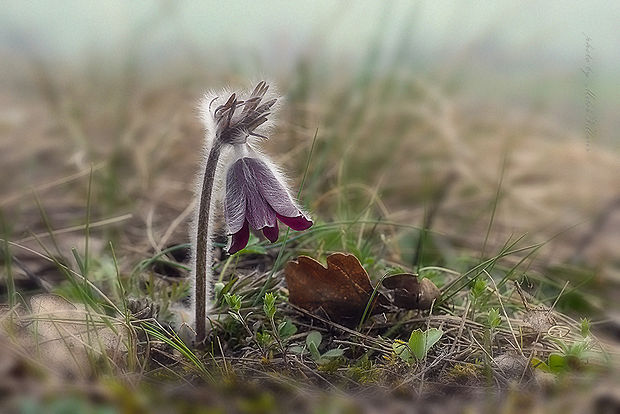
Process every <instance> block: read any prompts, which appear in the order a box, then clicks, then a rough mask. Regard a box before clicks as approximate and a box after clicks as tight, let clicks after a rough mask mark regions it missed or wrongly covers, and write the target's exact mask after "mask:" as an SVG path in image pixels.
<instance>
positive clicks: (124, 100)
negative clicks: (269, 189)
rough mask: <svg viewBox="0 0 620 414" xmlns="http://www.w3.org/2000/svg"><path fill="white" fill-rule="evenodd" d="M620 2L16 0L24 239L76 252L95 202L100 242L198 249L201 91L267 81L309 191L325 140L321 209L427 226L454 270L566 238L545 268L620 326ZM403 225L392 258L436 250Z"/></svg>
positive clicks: (1, 129)
mask: <svg viewBox="0 0 620 414" xmlns="http://www.w3.org/2000/svg"><path fill="white" fill-rule="evenodd" d="M619 17H620V3H617V2H612V1H593V2H581V3H572V4H570V5H569V3H567V2H561V1H550V2H545V3H523V2H518V1H495V2H493V3H481V2H477V3H472V2H412V1H391V2H378V1H341V2H335V1H327V0H317V1H312V2H289V1H269V2H250V1H231V2H216V1H206V2H189V1H154V2H126V1H120V0H119V1H113V0H111V1H105V2H95V1H83V0H79V1H78V0H72V1H67V0H59V1H54V2H49V1H28V2H24V1H12V0H5V1H3V3H2V7H1V8H0V107H1V108H2V110H1V111H0V171H1V172H2V174H3V179H2V180H0V209H1V212H2V217H3V220H2V222H3V226H4V234H9V235H11V238H12V239H13V240H19V241H20V242H21V243H22V244H23V245H25V246H30V247H31V248H34V249H37V248H38V246H39V244H38V242H36V240H35V239H34V238H33V236H32V233H34V234H44V233H46V231H47V229H48V228H49V227H51V228H53V229H64V230H65V231H63V232H61V233H60V234H59V236H58V238H57V240H56V241H54V242H55V243H58V244H59V245H60V247H59V250H63V251H71V248H72V247H75V246H82V245H83V244H84V237H83V233H81V232H78V233H76V232H74V231H72V230H71V229H72V228H73V227H74V226H77V227H78V228H79V229H82V228H83V227H80V226H83V223H84V220H85V217H86V211H87V203H88V205H89V211H90V212H89V215H90V216H89V219H90V220H91V222H92V223H95V224H94V225H93V230H92V233H93V235H92V238H91V240H90V243H91V245H90V249H91V250H90V251H91V254H92V255H93V256H95V257H96V256H97V255H98V254H101V255H104V251H105V249H106V246H107V241H108V240H114V241H115V243H116V246H117V255H118V257H119V263H120V265H121V267H124V268H129V267H131V266H132V264H134V263H135V261H136V260H137V258H141V257H143V256H144V255H145V254H146V253H147V252H152V251H153V250H155V251H157V250H158V249H161V248H162V247H165V246H167V245H169V244H170V243H184V242H186V241H187V238H186V233H187V230H186V224H185V223H186V222H187V219H188V217H189V214H190V211H191V210H190V207H191V202H192V190H193V177H194V175H195V168H196V166H197V163H198V162H199V159H198V154H199V152H198V151H197V149H198V148H200V147H201V139H202V126H201V125H200V123H199V120H198V117H197V111H196V105H197V103H198V101H199V99H200V97H201V96H202V94H203V93H204V92H205V91H206V90H208V89H219V88H221V87H224V86H227V85H230V86H231V87H233V88H237V87H239V88H249V87H251V85H252V83H253V82H255V81H256V80H260V79H263V78H264V79H267V80H270V81H272V82H273V83H274V84H275V85H277V88H278V90H279V91H280V92H281V93H282V94H283V95H284V96H285V99H286V103H285V105H284V106H283V109H282V112H281V113H280V115H279V118H280V121H279V127H278V129H277V131H276V132H275V134H274V136H273V137H271V138H270V140H269V141H268V142H266V143H265V150H266V151H267V152H268V153H269V154H270V155H272V156H273V157H274V158H275V159H277V160H278V161H279V162H281V163H282V164H283V165H285V167H286V170H287V171H289V173H290V174H289V175H290V178H291V180H292V181H294V182H295V183H296V185H299V184H300V182H301V177H302V175H303V173H304V170H305V168H306V163H307V162H308V157H309V156H310V151H311V148H312V146H313V142H314V143H315V145H314V150H313V152H312V158H311V160H310V164H309V167H308V171H307V181H306V182H305V185H304V189H303V192H302V195H301V202H302V203H303V204H304V205H305V206H307V208H308V209H309V210H310V211H311V212H312V213H313V214H314V215H315V216H316V217H318V218H319V220H322V221H324V222H333V221H338V220H347V219H351V218H357V219H359V218H360V217H365V218H368V219H370V218H371V219H375V220H382V221H385V222H391V223H400V224H402V225H406V226H415V227H422V226H423V225H424V224H427V226H426V227H430V228H431V229H432V232H433V233H434V234H435V235H436V237H434V238H433V241H432V246H431V247H430V248H428V249H426V253H425V254H426V255H427V256H426V257H424V258H423V259H422V262H423V263H426V264H432V263H435V264H441V265H445V266H448V267H458V263H460V262H459V261H460V260H462V257H463V256H464V255H467V256H476V257H477V256H485V254H487V255H490V254H491V253H492V252H494V253H495V252H497V251H498V249H499V248H501V246H502V245H504V244H505V243H506V242H507V240H509V239H510V238H516V237H520V236H525V240H527V241H528V242H531V243H538V242H545V243H546V244H545V245H544V247H543V248H542V249H541V250H540V252H538V253H537V254H536V257H535V260H532V263H531V265H530V266H531V269H530V270H531V272H539V273H540V274H541V275H542V274H544V277H547V278H551V279H553V280H555V281H556V282H557V284H558V285H559V286H562V285H563V284H564V282H565V281H567V280H568V281H570V288H569V290H568V291H567V292H566V294H565V295H564V296H563V297H562V301H564V303H563V304H562V303H560V305H561V306H564V307H563V308H562V309H565V310H568V311H570V312H575V314H579V315H581V314H587V315H592V317H593V318H595V319H596V320H598V321H600V326H601V329H603V330H604V333H605V334H606V335H608V336H609V337H610V338H613V337H616V338H617V337H619V336H620V317H619V316H618V307H617V298H618V295H619V294H620V139H619V137H618V130H620V118H619V117H618V116H617V114H618V113H619V111H620V70H619V69H620V54H619V53H618V45H620V31H618V30H617V21H618V18H619ZM315 137H316V139H315ZM91 169H92V171H93V173H92V186H91V188H90V190H89V176H90V171H91ZM33 194H36V197H35V196H33ZM88 200H90V201H88ZM41 206H43V208H44V210H45V215H42V214H41V210H42V208H41ZM384 236H385V237H384V239H383V242H384V243H385V246H386V249H383V250H381V252H382V253H381V254H383V255H385V257H387V258H389V259H390V260H393V261H394V262H396V263H404V264H411V263H412V262H413V260H415V259H414V258H415V256H416V246H417V244H416V238H417V237H421V236H419V233H418V232H417V231H413V230H411V229H409V230H408V229H406V228H398V227H396V228H395V229H393V230H391V231H388V232H386V234H384ZM44 242H45V243H47V242H51V241H48V240H45V241H44ZM356 246H357V247H359V242H358V243H357V245H356ZM356 246H355V245H353V246H351V245H347V243H346V242H343V245H342V246H341V249H342V250H351V249H353V248H354V247H356ZM105 254H107V253H105ZM22 259H23V260H24V261H27V260H29V259H30V260H31V262H30V265H29V266H30V268H31V269H32V268H35V269H37V271H40V272H42V273H45V269H44V268H43V269H40V268H39V267H42V266H43V265H42V264H37V263H36V261H37V259H36V258H32V257H30V258H28V257H24V258H22ZM518 260H520V257H519V256H518V255H517V257H516V258H515V261H518ZM528 260H529V259H528ZM37 266H39V267H37Z"/></svg>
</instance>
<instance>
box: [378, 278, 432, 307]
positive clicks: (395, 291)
mask: <svg viewBox="0 0 620 414" xmlns="http://www.w3.org/2000/svg"><path fill="white" fill-rule="evenodd" d="M383 286H384V287H385V288H386V289H389V290H391V291H392V296H393V299H394V300H393V303H394V305H395V306H398V307H399V308H401V309H420V310H426V309H430V308H431V306H432V304H433V301H434V300H435V299H437V298H438V297H439V295H441V292H440V291H439V288H438V287H437V286H435V284H434V283H433V282H431V281H430V280H429V279H421V280H420V279H419V278H418V276H417V275H414V274H411V273H401V274H398V275H393V276H389V277H386V278H385V279H383Z"/></svg>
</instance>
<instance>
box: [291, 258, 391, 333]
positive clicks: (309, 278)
mask: <svg viewBox="0 0 620 414" xmlns="http://www.w3.org/2000/svg"><path fill="white" fill-rule="evenodd" d="M284 274H285V277H286V284H287V285H288V290H289V302H291V303H292V304H293V305H296V306H299V307H300V308H302V309H305V310H307V311H309V312H311V313H315V314H319V313H321V312H324V313H325V314H326V315H327V316H328V317H329V318H330V319H331V320H333V321H335V322H339V323H342V324H344V325H348V326H354V325H356V324H357V323H359V322H360V319H361V318H362V316H363V314H364V310H365V309H366V306H367V304H368V302H369V301H370V298H371V296H372V293H373V291H374V288H373V286H372V284H371V283H370V278H369V277H368V273H366V270H364V268H363V267H362V265H361V264H360V262H359V260H357V258H356V257H355V256H353V255H351V254H344V253H334V254H331V255H330V256H328V257H327V268H325V267H323V265H322V264H321V263H319V262H317V261H316V260H314V259H312V258H310V257H307V256H300V257H298V258H297V260H295V261H291V262H289V263H288V264H287V265H286V268H285V269H284ZM387 304H388V300H387V298H386V297H385V296H383V295H382V294H380V293H379V292H377V294H376V295H375V298H374V299H373V301H372V304H371V307H370V308H369V313H368V315H373V314H377V313H381V312H383V311H384V310H385V306H384V305H387Z"/></svg>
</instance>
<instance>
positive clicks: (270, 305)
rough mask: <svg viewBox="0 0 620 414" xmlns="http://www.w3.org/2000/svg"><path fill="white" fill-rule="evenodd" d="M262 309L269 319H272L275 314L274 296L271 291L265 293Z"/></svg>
mask: <svg viewBox="0 0 620 414" xmlns="http://www.w3.org/2000/svg"><path fill="white" fill-rule="evenodd" d="M263 310H264V311H265V315H267V317H268V318H269V319H273V317H274V315H275V314H276V297H275V295H274V294H273V293H271V292H269V293H266V294H265V299H264V301H263Z"/></svg>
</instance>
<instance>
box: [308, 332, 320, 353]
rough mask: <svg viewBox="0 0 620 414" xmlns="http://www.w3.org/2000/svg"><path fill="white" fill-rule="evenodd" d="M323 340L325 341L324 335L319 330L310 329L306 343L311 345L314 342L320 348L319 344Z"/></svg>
mask: <svg viewBox="0 0 620 414" xmlns="http://www.w3.org/2000/svg"><path fill="white" fill-rule="evenodd" d="M321 341H323V336H322V335H321V333H320V332H319V331H310V333H308V336H306V345H308V346H310V344H314V346H315V347H316V348H317V349H318V348H319V345H321Z"/></svg>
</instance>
